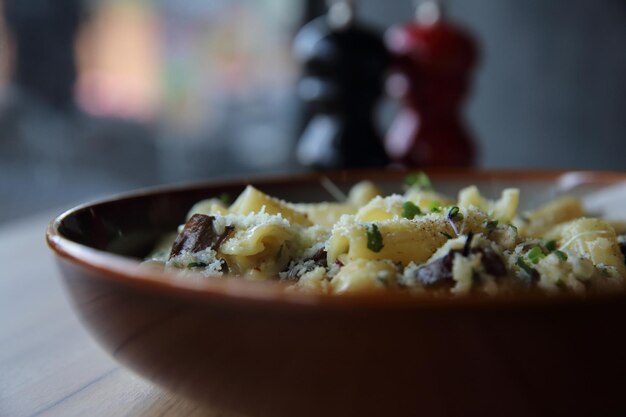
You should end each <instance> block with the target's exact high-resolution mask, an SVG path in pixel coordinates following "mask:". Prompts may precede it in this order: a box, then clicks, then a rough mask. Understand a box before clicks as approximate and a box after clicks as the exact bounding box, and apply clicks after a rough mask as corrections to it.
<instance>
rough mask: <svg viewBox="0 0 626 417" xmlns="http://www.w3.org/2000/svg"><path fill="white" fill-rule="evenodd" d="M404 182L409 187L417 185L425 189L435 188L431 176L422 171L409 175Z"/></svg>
mask: <svg viewBox="0 0 626 417" xmlns="http://www.w3.org/2000/svg"><path fill="white" fill-rule="evenodd" d="M404 182H405V184H406V185H408V186H409V187H417V188H420V189H423V190H431V189H432V188H433V185H432V183H431V182H430V178H428V175H426V174H425V173H423V172H421V171H420V172H415V173H413V174H410V175H408V176H407V177H406V178H405V179H404Z"/></svg>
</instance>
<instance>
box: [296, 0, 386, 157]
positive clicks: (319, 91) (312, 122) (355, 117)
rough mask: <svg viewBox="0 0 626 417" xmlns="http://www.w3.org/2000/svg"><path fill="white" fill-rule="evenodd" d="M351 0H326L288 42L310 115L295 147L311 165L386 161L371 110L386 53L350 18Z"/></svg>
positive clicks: (381, 85)
mask: <svg viewBox="0 0 626 417" xmlns="http://www.w3.org/2000/svg"><path fill="white" fill-rule="evenodd" d="M355 12H356V10H355V4H354V1H348V0H335V1H329V9H328V13H327V14H326V15H323V16H321V17H319V18H317V19H315V20H313V21H311V22H310V23H308V24H306V25H305V26H304V27H303V28H302V29H301V30H300V32H299V33H298V35H297V36H296V39H295V43H294V52H295V55H296V58H297V59H298V60H299V62H300V63H301V64H302V66H303V76H302V79H301V80H300V82H299V84H298V95H299V96H300V98H301V99H302V100H303V101H304V102H305V103H306V104H307V106H308V110H309V112H310V115H311V116H310V119H309V121H308V123H307V125H306V127H305V128H304V131H303V133H302V136H301V138H300V142H299V144H298V148H297V157H298V160H299V161H300V163H302V164H303V165H305V166H309V167H314V168H322V169H323V168H350V167H367V166H384V165H386V164H387V163H388V158H387V155H386V153H385V150H384V147H383V144H382V136H381V134H380V133H379V132H378V129H377V127H376V116H375V109H376V105H377V103H378V100H379V99H380V97H381V95H382V93H383V90H384V74H385V72H386V69H387V66H388V64H389V61H390V58H389V54H388V52H387V49H386V47H385V44H384V42H383V38H382V35H381V34H379V33H378V32H376V31H375V30H374V29H372V28H370V27H368V26H365V25H363V24H361V23H359V22H357V21H356V16H355Z"/></svg>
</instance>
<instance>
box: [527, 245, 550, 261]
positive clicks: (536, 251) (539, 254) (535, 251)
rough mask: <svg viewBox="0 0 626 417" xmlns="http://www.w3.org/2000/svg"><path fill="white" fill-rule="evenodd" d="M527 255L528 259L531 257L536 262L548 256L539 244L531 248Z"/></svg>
mask: <svg viewBox="0 0 626 417" xmlns="http://www.w3.org/2000/svg"><path fill="white" fill-rule="evenodd" d="M527 256H528V259H530V261H531V262H532V263H534V264H537V263H539V261H540V260H542V259H543V258H545V257H546V255H544V254H543V251H542V250H541V248H540V247H539V246H535V247H534V248H532V249H531V250H529V251H528V254H527Z"/></svg>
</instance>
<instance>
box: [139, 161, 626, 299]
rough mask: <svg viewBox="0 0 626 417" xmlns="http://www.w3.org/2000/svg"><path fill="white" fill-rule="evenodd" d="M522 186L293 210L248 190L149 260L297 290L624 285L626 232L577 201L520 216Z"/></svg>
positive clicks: (414, 179)
mask: <svg viewBox="0 0 626 417" xmlns="http://www.w3.org/2000/svg"><path fill="white" fill-rule="evenodd" d="M519 199H520V193H519V190H518V189H514V188H508V189H504V190H503V191H502V193H501V196H500V197H499V199H496V200H489V199H487V198H485V197H483V196H482V195H481V193H480V191H479V190H478V188H477V187H476V186H469V187H467V188H464V189H462V190H461V191H460V192H459V194H458V196H457V198H456V199H455V200H454V199H451V198H449V197H448V196H445V195H442V194H440V193H438V192H437V191H436V190H435V189H433V187H432V185H431V183H430V181H429V179H428V177H427V176H426V175H425V174H423V173H416V174H413V175H411V176H409V177H408V178H407V181H406V184H405V187H404V190H403V193H402V194H392V195H387V196H385V195H383V193H382V192H381V191H380V190H379V189H378V188H377V187H376V185H374V184H373V183H371V182H368V181H364V182H361V183H359V184H356V185H355V186H353V187H352V189H351V190H350V192H349V194H348V196H347V198H346V199H345V200H344V201H340V202H322V203H314V204H308V203H306V204H305V203H294V202H286V201H283V200H280V199H277V198H274V197H272V196H270V195H267V194H265V193H263V192H262V191H260V190H258V189H256V188H254V187H253V186H248V187H247V188H246V189H245V191H243V192H242V193H241V194H240V195H239V196H238V198H237V199H236V200H235V201H234V202H233V203H232V204H229V203H228V202H227V201H225V200H226V199H224V198H221V199H220V198H212V199H208V200H203V201H200V202H198V203H197V204H196V205H195V206H194V207H193V208H192V209H191V210H190V212H189V214H188V217H187V220H186V223H185V224H183V225H181V226H180V227H179V230H178V232H177V233H173V234H172V235H171V236H167V237H165V238H164V239H163V241H162V242H161V243H160V244H159V245H158V247H157V248H155V250H154V251H153V253H152V254H150V255H149V256H148V258H147V259H146V261H145V262H144V263H145V264H147V265H154V266H158V267H162V268H165V270H168V271H175V272H177V274H178V275H180V276H181V277H184V278H186V279H220V277H223V276H228V277H239V278H241V279H251V280H280V281H282V282H285V283H287V284H288V286H289V287H288V288H289V290H292V291H313V292H318V293H330V294H342V293H354V292H376V291H407V292H411V293H424V292H429V293H432V294H435V295H462V294H470V293H484V294H489V295H491V294H497V293H507V292H517V291H533V290H541V291H544V292H548V293H560V292H573V293H585V292H598V291H605V290H614V289H620V288H622V287H623V286H624V281H625V278H624V277H626V265H625V263H624V254H623V251H624V250H625V249H626V239H625V238H624V236H622V235H620V233H622V232H623V230H620V227H621V226H620V225H617V224H613V223H610V222H608V221H605V220H603V219H601V218H595V217H590V216H588V214H587V213H585V210H584V207H583V205H582V203H581V201H579V200H578V199H576V198H574V197H560V198H558V199H555V200H553V201H550V202H548V203H547V204H545V205H543V206H541V207H538V208H536V209H535V210H534V211H530V212H518V204H519Z"/></svg>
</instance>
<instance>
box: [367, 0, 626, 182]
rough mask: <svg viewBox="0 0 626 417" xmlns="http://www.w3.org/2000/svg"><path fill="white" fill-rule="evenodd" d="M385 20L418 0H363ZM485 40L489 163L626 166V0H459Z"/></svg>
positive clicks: (453, 1)
mask: <svg viewBox="0 0 626 417" xmlns="http://www.w3.org/2000/svg"><path fill="white" fill-rule="evenodd" d="M362 3H363V9H362V12H363V16H364V18H367V19H368V20H371V21H373V22H376V23H377V24H379V25H381V26H384V27H386V26H388V25H389V24H392V23H395V22H400V21H403V20H406V19H407V18H409V16H410V15H411V7H410V6H411V2H410V1H404V0H393V1H385V2H382V1H378V0H363V2H362ZM447 4H448V6H449V7H448V12H449V15H450V16H451V17H452V18H454V19H455V20H457V21H458V22H460V23H462V24H464V25H465V26H466V27H468V28H470V29H471V30H473V31H474V32H475V34H476V35H477V37H478V39H479V40H480V42H481V43H482V46H483V54H484V57H483V62H482V65H481V66H480V68H479V70H478V74H477V75H478V77H477V79H476V83H475V88H474V94H473V96H472V97H471V100H470V102H469V106H468V112H467V113H466V114H467V116H468V117H469V121H470V124H471V126H472V127H473V128H474V131H475V134H476V137H477V138H478V139H479V140H480V143H481V146H482V163H481V165H482V166H484V167H488V168H492V167H503V168H504V167H506V168H509V167H542V168H590V169H614V170H625V169H626V158H624V155H626V1H624V0H550V1H546V0H521V1H520V0H450V1H448V2H447Z"/></svg>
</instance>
